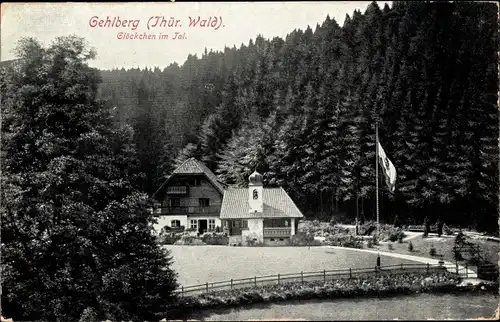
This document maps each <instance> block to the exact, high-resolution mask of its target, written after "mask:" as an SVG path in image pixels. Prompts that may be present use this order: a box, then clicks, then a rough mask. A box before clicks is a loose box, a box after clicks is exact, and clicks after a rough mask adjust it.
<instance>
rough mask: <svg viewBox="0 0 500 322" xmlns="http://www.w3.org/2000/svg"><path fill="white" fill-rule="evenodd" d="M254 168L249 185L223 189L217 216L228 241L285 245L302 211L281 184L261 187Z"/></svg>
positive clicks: (237, 243)
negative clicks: (226, 233) (272, 186)
mask: <svg viewBox="0 0 500 322" xmlns="http://www.w3.org/2000/svg"><path fill="white" fill-rule="evenodd" d="M262 179H263V178H262V175H261V174H259V173H257V172H254V173H252V174H251V175H250V177H249V178H248V181H249V182H248V188H229V189H227V190H226V191H225V193H224V198H223V201H222V207H221V212H220V219H221V221H222V225H223V228H224V230H225V231H226V232H228V235H229V244H230V245H239V244H241V245H249V244H265V245H270V246H277V245H288V244H290V239H291V237H292V236H293V235H295V232H296V231H297V227H298V223H299V220H300V218H303V217H304V216H303V214H302V213H301V211H300V210H299V208H298V207H297V206H296V205H295V203H294V202H293V200H292V199H291V198H290V196H289V195H288V194H287V193H286V191H285V190H284V189H283V188H281V187H280V188H264V187H263V182H262Z"/></svg>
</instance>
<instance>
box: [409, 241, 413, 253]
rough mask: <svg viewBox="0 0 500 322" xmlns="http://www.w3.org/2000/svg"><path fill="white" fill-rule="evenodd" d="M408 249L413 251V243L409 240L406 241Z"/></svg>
mask: <svg viewBox="0 0 500 322" xmlns="http://www.w3.org/2000/svg"><path fill="white" fill-rule="evenodd" d="M408 251H410V252H413V243H412V242H411V240H410V242H409V243H408Z"/></svg>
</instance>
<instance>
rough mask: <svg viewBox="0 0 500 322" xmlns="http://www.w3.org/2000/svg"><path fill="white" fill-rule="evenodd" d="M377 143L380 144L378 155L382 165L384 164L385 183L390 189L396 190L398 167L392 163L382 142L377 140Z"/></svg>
mask: <svg viewBox="0 0 500 322" xmlns="http://www.w3.org/2000/svg"><path fill="white" fill-rule="evenodd" d="M377 144H378V157H379V161H380V165H381V166H382V170H383V171H382V172H383V173H384V177H385V183H386V184H387V187H389V191H390V192H394V189H395V187H396V168H395V167H394V164H392V162H391V160H389V158H388V157H387V155H386V154H385V151H384V149H383V148H382V145H381V144H380V142H377Z"/></svg>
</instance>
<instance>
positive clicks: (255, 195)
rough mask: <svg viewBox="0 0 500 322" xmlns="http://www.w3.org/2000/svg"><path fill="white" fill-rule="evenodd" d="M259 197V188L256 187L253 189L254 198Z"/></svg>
mask: <svg viewBox="0 0 500 322" xmlns="http://www.w3.org/2000/svg"><path fill="white" fill-rule="evenodd" d="M257 199H259V193H258V192H257V189H254V191H253V200H257Z"/></svg>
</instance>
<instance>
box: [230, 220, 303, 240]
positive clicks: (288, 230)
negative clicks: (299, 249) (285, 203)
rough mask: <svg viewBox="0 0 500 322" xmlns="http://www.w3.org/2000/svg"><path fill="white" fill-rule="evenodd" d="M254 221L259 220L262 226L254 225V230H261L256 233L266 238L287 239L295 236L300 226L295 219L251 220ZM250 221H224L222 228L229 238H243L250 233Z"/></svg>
mask: <svg viewBox="0 0 500 322" xmlns="http://www.w3.org/2000/svg"><path fill="white" fill-rule="evenodd" d="M251 220H252V221H255V220H259V221H260V222H261V223H262V224H261V225H257V226H255V225H252V226H255V227H252V228H253V229H252V230H261V231H260V232H258V231H256V233H260V234H262V237H264V238H284V237H285V238H286V237H291V236H293V235H295V232H296V230H297V226H298V220H295V218H279V219H265V218H264V219H251ZM248 221H249V220H248V219H230V220H223V221H222V226H223V229H224V231H226V232H227V233H228V236H241V235H244V234H245V233H244V232H246V231H249V230H250V229H249V225H248Z"/></svg>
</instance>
